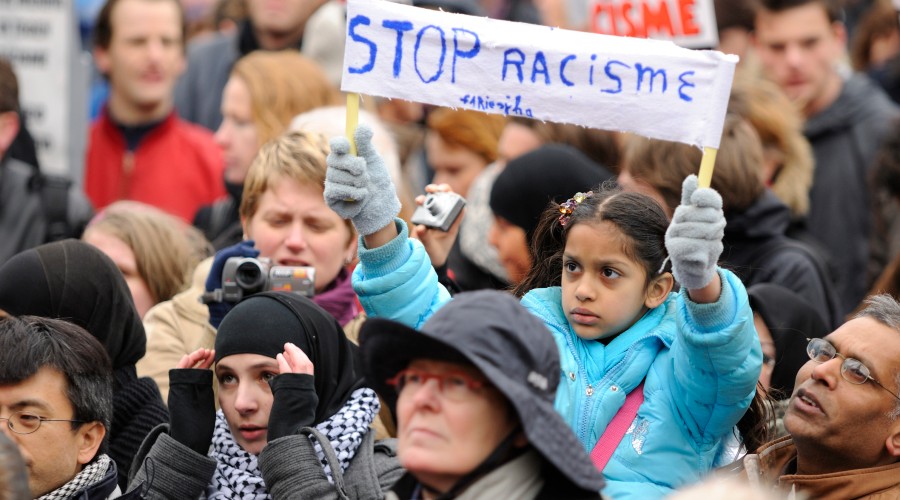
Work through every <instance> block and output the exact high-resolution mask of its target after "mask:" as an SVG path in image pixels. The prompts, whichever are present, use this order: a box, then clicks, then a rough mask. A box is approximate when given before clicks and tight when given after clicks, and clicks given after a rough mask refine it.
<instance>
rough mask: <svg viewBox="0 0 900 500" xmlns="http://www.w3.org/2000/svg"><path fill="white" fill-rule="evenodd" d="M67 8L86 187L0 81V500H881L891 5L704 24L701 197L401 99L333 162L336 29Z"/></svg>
mask: <svg viewBox="0 0 900 500" xmlns="http://www.w3.org/2000/svg"><path fill="white" fill-rule="evenodd" d="M397 1H401V0H397ZM83 3H84V4H85V5H84V6H83V7H84V9H85V11H86V12H87V11H90V12H91V13H92V14H91V16H90V20H89V22H86V23H82V26H81V28H82V34H83V35H85V39H86V40H87V41H88V43H89V50H90V52H91V54H92V57H93V62H94V66H95V68H96V71H97V73H98V75H101V76H102V77H101V78H100V79H98V81H97V82H96V88H95V91H94V92H93V93H92V95H93V96H94V97H96V99H97V102H99V103H100V105H98V106H96V116H95V118H94V120H93V122H92V123H91V126H90V132H89V133H88V134H87V144H86V149H85V151H86V158H85V169H84V177H83V178H82V179H67V178H65V177H59V176H56V175H49V174H46V173H45V172H43V171H42V169H41V166H40V165H39V162H38V161H37V154H36V150H35V143H34V141H33V140H32V139H31V137H30V134H29V131H28V128H27V124H26V123H25V113H23V112H22V109H21V107H20V102H19V89H20V88H21V87H22V86H24V85H27V84H28V82H24V81H21V80H19V79H17V77H16V73H15V71H14V68H13V66H12V65H11V64H10V63H9V62H7V61H5V60H3V59H0V498H3V499H5V498H10V499H16V500H18V499H31V498H34V499H38V498H39V499H48V500H51V499H52V500H63V499H85V500H96V499H107V498H134V499H182V498H210V499H212V498H227V499H238V498H240V499H244V498H247V499H265V498H276V499H278V498H285V499H287V498H290V499H296V498H311V499H313V498H314V499H320V498H322V499H326V498H328V499H330V498H334V499H339V498H340V499H343V498H360V499H382V498H389V499H398V500H407V499H416V500H425V499H427V500H432V499H449V498H467V499H493V498H517V499H518V498H522V499H549V498H566V499H568V498H572V499H580V498H585V499H587V498H597V499H599V498H604V499H613V500H617V499H632V498H633V499H655V498H673V499H700V498H704V499H706V498H747V499H759V500H776V499H786V498H810V499H830V500H839V499H867V500H882V499H885V500H886V499H897V498H900V141H898V138H900V105H898V104H897V102H896V101H895V100H894V99H897V96H898V95H900V78H898V75H900V72H898V70H897V68H900V5H898V4H897V3H896V2H893V3H892V2H891V1H890V0H859V1H853V2H851V1H842V0H747V1H743V0H742V1H736V2H725V1H721V2H719V1H717V2H715V6H716V15H717V19H716V20H717V24H718V30H719V33H718V35H719V40H720V45H719V46H718V47H710V48H717V49H719V50H722V51H725V52H729V53H735V54H738V55H739V56H740V58H741V59H740V63H739V65H738V67H737V71H736V73H735V77H734V84H733V87H732V92H731V97H730V101H729V104H728V109H727V112H726V115H725V119H724V125H723V130H722V138H721V143H720V147H719V152H718V156H717V159H716V169H715V172H714V175H713V177H712V182H711V186H709V187H705V186H700V185H699V183H698V179H697V176H696V175H695V174H696V173H697V170H698V167H699V165H700V162H701V154H702V153H701V151H700V150H699V149H697V148H694V147H692V146H688V145H685V144H680V143H675V142H668V141H662V140H657V139H649V138H645V137H640V136H636V135H631V134H624V133H618V132H613V131H605V130H595V129H589V128H584V127H579V126H575V125H567V124H559V123H549V122H541V121H537V120H531V119H527V118H521V117H515V118H511V117H505V116H502V115H488V114H483V113H480V112H476V111H471V110H457V109H447V108H438V107H433V106H429V105H424V104H421V103H418V102H416V97H415V96H414V95H411V96H409V100H397V99H394V100H387V99H379V98H372V99H369V98H366V99H365V100H364V102H363V109H362V110H360V116H359V126H358V127H357V128H356V129H355V130H354V131H353V133H352V136H351V137H347V136H345V135H344V120H345V110H344V108H343V107H342V106H340V103H341V95H340V92H339V90H338V89H339V83H340V76H341V71H342V66H343V65H342V57H343V51H344V43H345V42H344V39H345V30H346V26H345V24H346V19H345V12H346V5H345V3H344V2H343V1H341V0H286V1H283V2H268V1H263V0H243V1H241V0H219V1H217V2H212V1H206V0H202V1H201V0H192V1H188V0H105V2H83ZM88 3H90V6H89V5H88ZM401 3H411V4H412V5H413V6H415V7H419V8H429V9H440V10H444V11H449V12H455V13H460V14H468V15H476V16H489V17H492V18H497V19H505V20H511V21H517V22H529V23H543V24H548V25H554V26H560V27H563V28H567V29H579V30H580V29H588V26H589V23H588V22H587V16H588V10H587V6H586V5H585V2H583V1H579V0H412V1H411V2H409V1H401ZM582 13H583V14H584V15H583V16H582V15H581V14H582ZM87 104H88V103H86V105H87ZM91 104H92V105H94V104H95V103H91ZM456 196H461V197H463V198H464V200H465V207H464V208H463V209H462V210H461V211H460V214H459V215H458V216H457V217H456V218H455V219H452V220H448V221H447V226H448V227H445V228H443V229H442V228H439V227H433V226H432V225H423V224H416V223H413V222H412V220H413V219H414V218H415V216H414V214H415V213H416V211H417V210H426V209H427V207H428V206H430V204H432V203H455V202H454V201H452V200H455V197H456ZM436 200H440V201H436ZM447 200H450V201H447Z"/></svg>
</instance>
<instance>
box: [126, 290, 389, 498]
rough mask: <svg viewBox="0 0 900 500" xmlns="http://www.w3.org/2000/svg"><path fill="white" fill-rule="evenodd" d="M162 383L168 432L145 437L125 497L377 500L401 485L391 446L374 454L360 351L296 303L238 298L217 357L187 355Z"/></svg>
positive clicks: (283, 297) (201, 352) (274, 297)
mask: <svg viewBox="0 0 900 500" xmlns="http://www.w3.org/2000/svg"><path fill="white" fill-rule="evenodd" d="M210 368H212V370H210ZM213 376H215V378H216V380H217V382H218V384H219V391H218V397H219V406H220V407H221V410H220V411H219V412H215V409H214V404H213V390H212V379H213ZM169 377H170V381H171V389H170V391H169V408H170V410H171V412H172V416H171V419H170V424H169V426H168V428H166V426H161V427H160V428H159V429H158V430H157V431H155V432H154V434H153V435H151V436H149V437H148V438H147V441H146V442H145V444H144V447H143V450H142V453H141V455H140V458H141V460H142V461H143V465H142V467H141V470H139V471H138V473H137V475H136V476H135V478H134V480H133V481H132V484H131V489H137V488H142V489H144V490H145V491H150V492H158V493H159V494H161V495H164V496H165V497H167V498H196V497H198V496H199V495H200V494H201V493H204V492H205V493H206V496H207V497H208V498H269V497H270V496H271V497H275V498H337V497H338V496H339V494H340V495H348V496H350V497H351V498H357V497H360V496H362V497H366V498H370V497H371V498H381V497H382V496H383V493H382V492H384V491H387V489H388V488H389V487H390V486H391V485H392V484H393V482H394V481H395V480H396V479H398V478H399V477H400V475H401V474H402V469H401V468H400V466H399V463H398V461H397V459H396V458H395V457H394V455H395V454H394V450H393V447H392V446H389V445H388V444H387V443H384V442H379V443H375V439H374V437H375V433H374V431H372V430H371V429H370V425H371V424H372V421H373V420H374V419H375V416H376V415H377V414H378V410H379V407H380V405H379V402H378V397H377V396H376V394H375V392H374V391H373V390H372V389H370V388H368V387H367V386H366V385H365V384H364V381H363V374H362V371H361V368H360V361H359V354H358V349H357V347H356V346H355V345H354V344H353V343H351V342H350V341H349V340H348V339H347V337H346V336H345V335H344V332H343V329H342V328H341V326H340V324H339V323H338V322H337V320H335V319H334V317H333V316H331V315H330V314H328V313H327V312H326V311H325V310H324V309H322V308H321V307H319V306H317V305H316V304H314V303H313V302H312V301H311V300H309V299H307V298H305V297H302V296H300V295H298V294H292V293H285V292H266V293H259V294H255V295H252V296H250V297H248V298H246V299H244V300H243V301H241V302H240V303H238V304H237V305H236V306H235V307H234V309H232V310H231V311H230V312H228V314H227V315H226V316H225V318H224V320H223V321H222V324H221V325H220V326H219V329H218V332H217V334H216V340H215V349H214V350H210V349H198V350H197V351H195V352H193V353H191V354H188V355H185V356H184V358H183V359H182V360H181V362H180V363H179V364H178V367H177V368H176V369H175V370H171V371H170V373H169ZM210 444H211V445H212V446H210ZM351 465H352V466H353V467H352V468H351Z"/></svg>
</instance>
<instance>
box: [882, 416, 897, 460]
mask: <svg viewBox="0 0 900 500" xmlns="http://www.w3.org/2000/svg"><path fill="white" fill-rule="evenodd" d="M885 448H887V451H888V454H889V455H890V456H892V457H895V458H896V459H897V460H900V418H898V419H897V420H895V421H894V424H893V425H892V426H891V429H890V434H888V437H887V440H886V441H885Z"/></svg>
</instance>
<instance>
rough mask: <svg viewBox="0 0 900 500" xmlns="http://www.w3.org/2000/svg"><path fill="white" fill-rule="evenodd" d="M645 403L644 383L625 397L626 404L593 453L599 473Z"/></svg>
mask: <svg viewBox="0 0 900 500" xmlns="http://www.w3.org/2000/svg"><path fill="white" fill-rule="evenodd" d="M643 402H644V382H643V381H642V382H641V384H640V385H638V386H637V387H635V388H634V390H633V391H631V392H630V393H629V394H628V396H625V404H624V405H622V407H621V408H619V411H618V412H616V415H615V416H614V417H613V419H612V421H610V423H609V425H607V426H606V430H605V431H604V432H603V435H602V436H600V439H599V440H598V441H597V444H596V445H595V446H594V449H593V450H592V451H591V461H592V462H594V467H596V468H597V470H598V471H601V472H602V471H603V468H604V467H606V464H607V463H608V462H609V459H610V458H612V456H613V452H615V451H616V448H617V447H618V446H619V443H620V442H622V438H623V437H625V433H626V432H627V431H628V428H629V427H631V422H634V418H635V417H636V416H637V412H638V408H640V406H641V403H643Z"/></svg>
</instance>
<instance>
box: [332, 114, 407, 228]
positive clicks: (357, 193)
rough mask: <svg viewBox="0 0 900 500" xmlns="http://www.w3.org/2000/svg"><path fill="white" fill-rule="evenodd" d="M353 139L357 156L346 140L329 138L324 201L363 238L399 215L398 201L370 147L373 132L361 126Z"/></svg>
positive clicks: (389, 179)
mask: <svg viewBox="0 0 900 500" xmlns="http://www.w3.org/2000/svg"><path fill="white" fill-rule="evenodd" d="M353 136H354V138H355V140H356V150H357V152H358V153H359V156H352V155H351V154H350V142H349V141H348V140H347V138H345V137H335V138H333V139H331V153H330V154H329V155H328V171H327V172H326V174H325V202H326V203H328V206H329V207H331V209H332V210H334V211H335V212H337V213H338V215H340V216H341V217H343V218H345V219H350V220H351V221H353V225H354V226H355V227H356V230H357V232H359V234H361V235H363V236H366V235H369V234H372V233H374V232H376V231H378V230H379V229H381V228H383V227H385V226H387V225H388V224H390V222H391V221H392V220H394V216H395V215H397V213H399V212H400V200H399V199H398V198H397V193H396V190H395V189H394V183H393V182H392V181H391V176H390V174H388V171H387V168H385V166H384V160H382V159H381V156H379V155H378V152H377V151H375V148H374V147H373V146H372V129H370V128H369V127H367V126H365V125H360V126H359V127H357V129H356V132H355V133H354V134H353Z"/></svg>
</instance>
